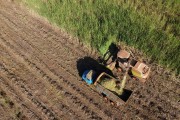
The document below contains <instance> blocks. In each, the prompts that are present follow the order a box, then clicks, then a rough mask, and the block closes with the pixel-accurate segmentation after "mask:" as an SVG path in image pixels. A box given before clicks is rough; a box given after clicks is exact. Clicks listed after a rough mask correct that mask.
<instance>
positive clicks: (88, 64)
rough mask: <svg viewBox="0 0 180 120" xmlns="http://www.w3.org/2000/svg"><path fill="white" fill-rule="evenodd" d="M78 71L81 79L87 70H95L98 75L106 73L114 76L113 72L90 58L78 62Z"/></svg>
mask: <svg viewBox="0 0 180 120" xmlns="http://www.w3.org/2000/svg"><path fill="white" fill-rule="evenodd" d="M77 70H78V73H79V76H80V77H81V76H82V74H83V72H84V71H85V70H94V71H96V72H97V75H98V74H100V73H102V72H106V73H107V74H109V75H112V76H114V75H113V73H112V71H111V70H109V69H108V68H106V67H105V66H104V65H102V64H100V63H99V62H98V61H97V60H95V59H93V58H91V57H88V56H86V57H84V58H80V59H78V60H77Z"/></svg>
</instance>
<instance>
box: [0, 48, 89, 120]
mask: <svg viewBox="0 0 180 120" xmlns="http://www.w3.org/2000/svg"><path fill="white" fill-rule="evenodd" d="M1 47H2V46H1ZM0 50H1V49H0ZM4 51H5V50H4ZM8 57H9V56H6V57H5V55H4V57H3V60H2V62H4V64H5V63H6V64H8V62H6V61H9V60H8V59H5V58H8ZM9 59H10V58H9ZM11 59H15V58H13V57H11ZM11 62H13V63H15V64H16V68H13V69H15V70H14V71H13V72H15V73H16V71H18V72H17V73H16V76H19V77H21V78H24V79H26V85H28V84H30V85H29V86H31V91H32V89H35V90H36V91H38V94H40V96H38V97H40V98H41V99H40V101H44V102H45V103H46V104H49V102H48V101H47V100H46V101H45V98H44V95H45V96H48V97H49V100H50V101H54V102H55V105H53V106H52V105H51V108H54V107H55V110H57V109H59V111H56V113H57V114H58V113H59V114H60V113H61V114H64V116H65V117H66V119H68V118H69V119H70V118H73V119H83V118H84V116H85V115H84V113H83V111H80V112H78V109H77V107H79V106H77V107H76V108H75V107H71V106H69V105H72V104H73V102H74V101H72V102H69V101H66V100H63V98H64V96H62V95H64V92H62V91H65V90H63V89H62V87H61V86H58V87H57V89H56V88H52V87H50V86H49V85H48V83H47V82H46V83H45V86H44V84H43V82H42V81H43V80H44V79H43V78H41V74H35V75H33V74H30V73H29V71H28V70H26V69H25V68H23V66H22V65H20V66H19V64H17V62H16V61H11ZM11 66H13V65H12V64H11ZM6 67H7V68H8V69H11V68H10V67H8V66H7V65H6ZM18 67H19V68H18ZM22 68H23V70H19V69H22ZM25 71H27V72H25ZM31 71H32V70H31ZM34 72H35V73H36V72H37V71H34ZM28 74H29V75H28ZM23 75H26V76H23ZM35 76H37V77H38V78H36V77H35ZM39 76H40V77H39ZM28 78H30V79H28ZM32 83H34V85H33V86H32ZM39 85H40V86H39ZM44 87H45V88H47V89H44ZM55 89H56V90H55ZM35 90H34V92H33V93H36V91H35ZM47 90H48V91H50V92H51V93H49V94H48V95H47V94H44V93H45V92H44V91H47ZM41 96H42V97H41ZM58 96H61V97H58ZM62 97H63V98H62ZM53 98H54V99H55V100H54V99H53ZM67 99H69V98H67ZM51 104H54V103H51ZM67 111H68V112H67ZM82 113H83V114H82ZM65 114H66V115H65ZM67 115H68V116H69V117H68V116H67ZM80 115H81V116H80ZM61 118H63V117H62V116H61ZM84 119H87V118H84Z"/></svg>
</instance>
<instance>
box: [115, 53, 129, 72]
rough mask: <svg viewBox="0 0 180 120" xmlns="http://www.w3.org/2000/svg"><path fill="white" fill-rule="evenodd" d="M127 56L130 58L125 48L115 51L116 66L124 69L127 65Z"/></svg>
mask: <svg viewBox="0 0 180 120" xmlns="http://www.w3.org/2000/svg"><path fill="white" fill-rule="evenodd" d="M129 58H130V53H129V52H127V51H126V50H120V51H119V52H118V53H117V62H118V67H120V68H122V69H126V68H127V67H128V61H129Z"/></svg>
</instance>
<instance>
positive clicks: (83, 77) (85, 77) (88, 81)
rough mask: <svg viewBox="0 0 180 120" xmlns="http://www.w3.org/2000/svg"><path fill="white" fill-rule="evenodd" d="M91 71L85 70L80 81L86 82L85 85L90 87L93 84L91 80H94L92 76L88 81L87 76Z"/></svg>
mask: <svg viewBox="0 0 180 120" xmlns="http://www.w3.org/2000/svg"><path fill="white" fill-rule="evenodd" d="M90 71H91V70H86V71H84V73H83V75H82V79H83V80H84V81H86V83H87V84H88V85H91V84H93V81H94V80H93V78H94V76H92V77H91V79H88V78H87V74H88V73H89V72H90Z"/></svg>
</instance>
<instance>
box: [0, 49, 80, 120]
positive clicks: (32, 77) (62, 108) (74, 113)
mask: <svg viewBox="0 0 180 120" xmlns="http://www.w3.org/2000/svg"><path fill="white" fill-rule="evenodd" d="M1 47H2V46H1ZM1 47H0V48H1ZM0 50H2V49H0ZM0 53H1V52H0ZM12 58H13V57H12ZM3 59H4V60H2V62H3V63H4V64H8V63H5V61H9V60H8V59H5V55H4V58H3ZM9 59H10V58H9ZM13 59H14V58H13ZM11 62H13V63H16V61H11ZM11 66H13V65H11ZM15 66H16V68H17V66H18V65H17V64H16V65H15ZM6 67H7V65H6ZM20 67H21V68H19V69H22V68H23V67H22V65H21V66H20ZM7 69H10V68H8V67H7ZM13 69H15V68H13ZM14 71H15V72H16V71H17V69H16V70H14ZM24 71H27V70H26V69H25V68H24V69H23V71H19V74H20V75H18V74H16V76H19V77H20V78H21V77H22V76H21V75H26V76H24V78H25V79H27V78H28V75H27V74H29V76H30V79H29V81H30V82H29V83H27V82H26V85H27V84H30V85H29V86H31V84H32V83H34V84H35V85H36V84H38V80H39V82H41V81H42V80H43V79H38V78H37V79H36V78H34V76H33V75H32V74H30V73H28V72H29V71H27V73H24ZM27 81H28V79H27ZM42 84H43V83H41V86H42ZM35 85H34V86H35ZM34 86H33V87H34ZM37 87H39V88H38V89H36V91H37V90H39V91H41V93H39V94H40V95H41V96H42V95H43V93H42V92H43V91H45V90H43V88H42V87H40V86H36V88H37ZM48 87H49V86H46V88H48ZM33 89H34V88H33ZM36 91H35V92H36ZM35 92H33V93H35ZM57 92H58V91H51V95H48V97H49V98H53V97H54V96H52V95H54V94H55V93H57ZM44 99H45V98H44V97H43V98H42V99H41V100H40V101H44V102H45V103H47V101H45V100H44ZM61 101H62V100H58V102H59V104H62V102H61ZM59 106H60V108H59V110H60V111H59V112H60V113H61V111H62V110H63V111H64V113H66V111H68V116H69V114H72V115H74V116H70V117H71V118H74V119H77V118H78V116H79V115H77V112H74V111H73V110H72V109H70V107H68V106H67V105H64V104H62V105H59ZM51 108H52V106H51ZM56 113H57V112H56ZM81 113H82V112H81ZM62 114H63V113H62ZM79 114H80V113H79ZM68 116H65V117H66V119H67V118H69V119H70V117H68ZM61 118H63V117H62V115H61ZM81 118H82V117H81Z"/></svg>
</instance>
